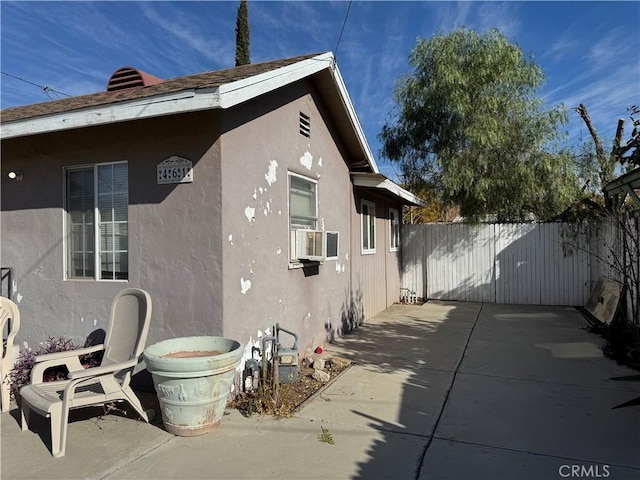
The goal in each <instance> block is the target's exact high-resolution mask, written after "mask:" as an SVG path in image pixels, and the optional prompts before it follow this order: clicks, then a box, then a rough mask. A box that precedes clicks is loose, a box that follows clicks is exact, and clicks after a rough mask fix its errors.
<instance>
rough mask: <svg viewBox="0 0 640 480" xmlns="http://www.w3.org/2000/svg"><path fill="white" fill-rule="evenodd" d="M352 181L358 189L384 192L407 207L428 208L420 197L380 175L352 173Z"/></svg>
mask: <svg viewBox="0 0 640 480" xmlns="http://www.w3.org/2000/svg"><path fill="white" fill-rule="evenodd" d="M351 181H352V182H353V184H354V185H355V186H356V187H362V188H371V189H376V190H382V191H383V192H384V193H386V194H387V195H389V194H390V195H392V196H394V197H396V198H397V199H399V200H401V201H402V202H403V203H404V204H405V205H413V206H416V207H426V206H427V204H426V202H425V201H424V200H422V199H421V198H420V197H417V196H416V195H414V194H413V193H411V192H409V191H408V190H405V189H404V188H402V187H401V186H400V185H398V184H396V183H394V182H392V181H391V180H389V179H388V178H387V177H385V176H384V175H382V174H379V173H352V174H351Z"/></svg>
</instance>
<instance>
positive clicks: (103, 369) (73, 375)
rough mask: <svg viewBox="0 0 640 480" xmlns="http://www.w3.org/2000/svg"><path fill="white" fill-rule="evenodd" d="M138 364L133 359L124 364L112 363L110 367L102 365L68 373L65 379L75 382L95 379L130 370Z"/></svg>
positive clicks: (136, 360) (135, 359)
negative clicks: (90, 378) (80, 379)
mask: <svg viewBox="0 0 640 480" xmlns="http://www.w3.org/2000/svg"><path fill="white" fill-rule="evenodd" d="M137 364H138V359H137V358H134V359H133V360H128V361H126V362H121V363H112V364H110V365H104V366H100V367H91V368H85V369H82V370H75V371H73V372H69V375H68V376H67V378H69V379H71V380H77V379H79V378H87V377H97V376H99V375H106V374H108V373H114V372H117V371H120V370H124V369H125V368H132V367H135V366H136V365H137Z"/></svg>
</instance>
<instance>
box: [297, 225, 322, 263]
mask: <svg viewBox="0 0 640 480" xmlns="http://www.w3.org/2000/svg"><path fill="white" fill-rule="evenodd" d="M295 237H296V257H297V258H298V260H302V261H309V262H322V261H324V233H323V232H321V231H317V230H295Z"/></svg>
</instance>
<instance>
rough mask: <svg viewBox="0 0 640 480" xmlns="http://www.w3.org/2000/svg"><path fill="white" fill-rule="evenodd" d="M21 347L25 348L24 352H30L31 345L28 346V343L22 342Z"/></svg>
mask: <svg viewBox="0 0 640 480" xmlns="http://www.w3.org/2000/svg"><path fill="white" fill-rule="evenodd" d="M22 349H23V350H25V351H26V352H30V351H31V347H30V346H29V344H28V343H27V342H22Z"/></svg>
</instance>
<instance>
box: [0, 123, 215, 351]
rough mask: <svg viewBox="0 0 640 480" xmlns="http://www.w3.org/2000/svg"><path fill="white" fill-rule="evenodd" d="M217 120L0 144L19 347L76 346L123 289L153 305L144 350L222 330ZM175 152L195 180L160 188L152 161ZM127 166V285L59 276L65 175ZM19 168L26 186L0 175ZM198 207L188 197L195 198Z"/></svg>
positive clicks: (4, 234)
mask: <svg viewBox="0 0 640 480" xmlns="http://www.w3.org/2000/svg"><path fill="white" fill-rule="evenodd" d="M217 137H218V121H217V116H216V115H215V113H213V112H209V113H200V114H189V115H182V116H180V117H173V118H163V119H153V120H149V121H145V122H139V123H135V122H128V123H122V124H115V125H110V126H101V127H93V128H86V129H82V130H73V131H67V132H60V133H51V134H46V135H39V136H34V137H30V138H28V139H22V138H16V139H11V140H5V141H3V142H2V198H1V201H2V203H1V209H2V217H1V218H0V221H1V240H2V242H1V246H0V256H1V258H0V262H1V263H2V266H3V267H12V268H14V278H15V284H16V285H15V287H16V289H15V299H16V301H17V302H18V304H19V307H20V311H21V315H22V325H21V331H20V333H19V340H20V341H21V342H27V343H28V344H29V345H30V346H34V345H35V344H36V343H37V342H40V341H43V340H45V339H46V338H47V337H48V336H57V335H63V334H64V335H66V336H67V337H70V338H72V339H73V340H74V341H76V342H82V341H84V339H85V338H86V336H87V335H89V334H90V333H91V332H93V331H94V330H96V329H100V328H105V327H106V325H107V322H108V312H109V308H110V305H111V301H112V299H113V296H114V295H115V293H116V292H117V291H119V290H120V289H122V288H126V287H129V286H133V287H140V288H143V289H145V290H147V291H149V293H150V294H151V297H152V299H153V316H152V325H151V328H150V334H149V342H148V343H149V344H150V343H152V342H154V341H157V340H161V339H164V338H169V337H172V336H180V335H189V334H191V335H193V334H201V333H208V334H220V333H221V332H222V300H221V297H220V295H219V292H221V290H222V287H221V281H222V277H221V265H222V262H221V236H220V232H221V229H220V224H221V219H220V208H221V200H220V199H221V186H220V175H219V168H220V167H219V146H218V145H217V144H216V143H215V141H216V139H217ZM172 155H179V156H182V157H186V158H189V159H190V160H192V161H193V164H194V181H193V183H191V184H181V185H157V182H156V165H157V164H158V163H159V162H161V161H162V160H164V159H166V158H168V157H170V156H172ZM123 160H126V161H127V162H128V174H129V279H128V281H119V282H113V281H94V280H81V281H78V280H67V281H65V280H64V270H63V269H64V251H65V250H64V240H63V234H64V229H63V219H64V210H63V208H64V206H63V205H64V199H63V183H64V172H63V168H64V167H67V166H72V165H82V164H93V163H101V162H114V161H123ZM11 170H18V171H21V172H22V173H23V175H24V180H23V181H22V182H15V181H11V180H10V179H8V178H7V173H8V172H9V171H11ZM194 200H195V201H194Z"/></svg>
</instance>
